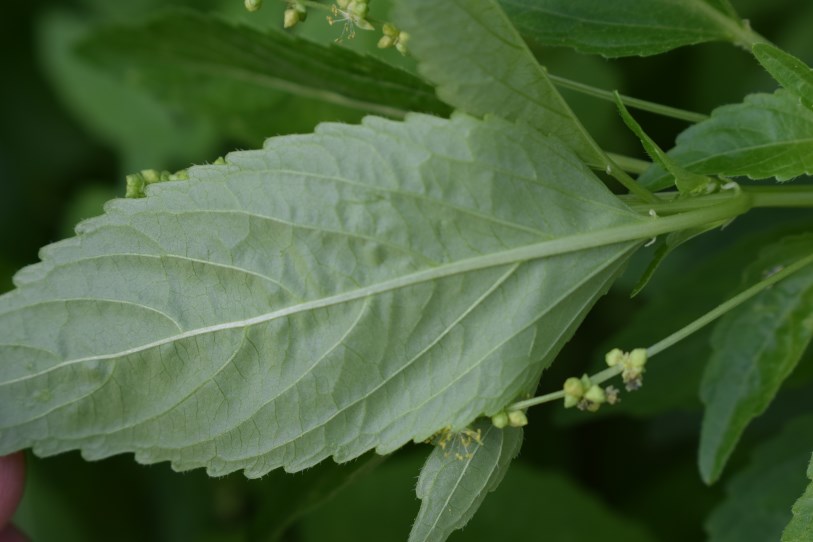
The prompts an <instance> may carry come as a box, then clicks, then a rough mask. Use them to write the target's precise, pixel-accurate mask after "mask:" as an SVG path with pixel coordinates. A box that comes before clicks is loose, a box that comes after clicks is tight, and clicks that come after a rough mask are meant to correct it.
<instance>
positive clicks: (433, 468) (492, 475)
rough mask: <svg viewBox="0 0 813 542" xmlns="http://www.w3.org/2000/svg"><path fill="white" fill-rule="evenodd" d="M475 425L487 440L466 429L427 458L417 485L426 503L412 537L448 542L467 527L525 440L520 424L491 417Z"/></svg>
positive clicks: (414, 540) (412, 540)
mask: <svg viewBox="0 0 813 542" xmlns="http://www.w3.org/2000/svg"><path fill="white" fill-rule="evenodd" d="M471 430H472V431H474V432H477V431H479V432H480V436H478V437H477V439H479V440H481V441H482V443H478V442H477V440H475V439H473V438H472V437H471V436H469V435H466V434H461V435H458V436H456V437H453V438H452V439H451V440H450V441H449V442H444V443H443V446H436V447H435V449H434V450H433V451H432V453H431V454H429V457H428V458H427V459H426V463H425V464H424V466H423V469H422V470H421V476H420V478H418V486H417V488H416V490H415V492H416V493H417V495H418V498H419V499H421V501H422V502H421V509H420V511H419V512H418V517H417V518H416V519H415V524H414V525H413V526H412V532H411V533H410V534H409V542H443V541H444V540H446V538H448V536H449V535H450V534H452V532H454V531H456V530H457V529H462V528H463V527H464V526H465V525H466V523H468V522H469V520H470V519H471V518H472V517H473V516H474V513H475V512H477V509H478V508H480V505H481V504H482V503H483V501H484V500H485V498H486V496H487V495H488V494H489V493H490V492H492V491H494V490H495V489H496V488H497V486H498V485H499V484H500V482H502V479H503V478H504V477H505V473H506V472H507V471H508V467H509V466H510V465H511V460H512V459H514V457H515V456H516V455H517V454H518V453H519V449H520V447H521V446H522V429H520V428H514V427H508V428H505V429H497V428H496V427H494V425H493V424H492V423H491V422H490V421H487V420H486V421H479V422H477V423H476V424H474V425H473V426H472V428H471Z"/></svg>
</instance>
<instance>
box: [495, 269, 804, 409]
mask: <svg viewBox="0 0 813 542" xmlns="http://www.w3.org/2000/svg"><path fill="white" fill-rule="evenodd" d="M810 264H813V254H811V255H810V256H807V257H805V258H802V259H801V260H798V261H796V262H794V263H793V264H791V265H789V266H787V267H785V268H784V269H782V270H781V271H779V272H777V273H774V274H773V275H771V276H769V277H767V278H765V279H764V280H761V281H760V282H758V283H756V284H754V285H753V286H751V287H750V288H748V289H746V290H743V291H742V292H740V293H739V294H737V295H735V296H734V297H732V298H731V299H729V300H727V301H725V302H724V303H721V304H720V305H718V306H717V307H715V308H714V309H712V310H711V311H709V312H707V313H706V314H704V315H703V316H701V317H700V318H698V319H697V320H695V321H694V322H692V323H690V324H689V325H687V326H684V327H682V328H681V329H679V330H678V331H676V332H674V333H672V334H671V335H669V336H668V337H666V338H665V339H662V340H660V341H658V342H657V343H655V344H653V345H652V346H650V347H649V348H647V349H646V353H647V358H651V357H653V356H655V355H657V354H660V353H661V352H663V351H664V350H666V349H667V348H669V347H671V346H674V345H675V344H677V343H678V342H680V341H682V340H683V339H685V338H686V337H688V336H689V335H691V334H693V333H695V332H697V331H699V330H700V329H702V328H703V327H705V326H707V325H708V324H710V323H712V322H713V321H715V320H716V319H718V318H720V317H721V316H723V315H724V314H726V313H727V312H729V311H731V310H732V309H734V308H736V307H738V306H739V305H742V304H743V303H745V302H746V301H748V300H750V299H751V298H753V297H754V296H756V295H757V294H759V293H761V292H763V291H764V290H766V289H767V288H770V287H771V286H773V285H774V284H776V283H777V282H779V281H781V280H783V279H785V278H787V277H789V276H790V275H792V274H794V273H796V272H797V271H799V270H801V269H803V268H805V267H807V266H808V265H810ZM623 370H624V369H623V368H622V367H620V366H615V367H609V368H607V369H604V370H603V371H600V372H598V373H596V374H594V375H592V376H591V377H590V381H591V382H592V383H594V384H602V383H603V382H606V381H607V380H609V379H611V378H613V377H615V376H618V375H619V374H621V373H622V372H623ZM564 396H565V392H564V391H557V392H553V393H548V394H546V395H540V396H539V397H533V398H531V399H526V400H524V401H518V402H516V403H513V404H511V405H509V406H508V407H507V408H506V410H507V411H511V410H523V409H526V408H528V407H531V406H535V405H540V404H542V403H549V402H551V401H556V400H559V399H563V398H564Z"/></svg>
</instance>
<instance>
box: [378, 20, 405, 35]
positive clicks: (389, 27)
mask: <svg viewBox="0 0 813 542" xmlns="http://www.w3.org/2000/svg"><path fill="white" fill-rule="evenodd" d="M381 32H383V33H384V35H385V36H389V37H391V38H397V37H398V34H400V33H401V31H400V30H398V28H396V26H395V25H394V24H392V23H384V26H383V27H382V28H381Z"/></svg>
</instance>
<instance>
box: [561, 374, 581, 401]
mask: <svg viewBox="0 0 813 542" xmlns="http://www.w3.org/2000/svg"><path fill="white" fill-rule="evenodd" d="M564 390H565V395H570V396H572V397H581V396H582V395H584V385H583V384H582V381H581V380H579V379H578V378H576V377H575V376H571V377H570V378H568V379H567V380H565V385H564Z"/></svg>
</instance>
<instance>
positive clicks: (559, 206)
mask: <svg viewBox="0 0 813 542" xmlns="http://www.w3.org/2000/svg"><path fill="white" fill-rule="evenodd" d="M643 220H644V219H643V218H641V217H639V216H638V215H637V214H635V213H633V212H632V211H630V210H629V209H628V208H627V207H626V206H625V205H624V204H623V203H621V202H620V200H619V199H618V198H616V197H615V196H613V195H612V194H611V193H610V192H609V191H608V190H607V189H606V188H605V187H604V185H603V184H602V183H601V182H600V181H599V180H598V179H597V178H596V177H595V176H594V175H593V174H592V173H591V172H590V171H589V170H588V169H587V168H586V167H585V166H584V165H583V164H582V163H581V162H580V161H579V160H578V158H577V157H576V156H575V155H574V154H572V153H571V152H570V151H568V150H567V149H566V148H564V147H563V146H562V145H561V144H560V143H558V142H557V141H556V140H554V139H551V138H547V137H545V136H543V135H541V134H539V133H538V132H537V131H535V130H532V129H530V128H524V127H522V126H517V125H513V124H511V123H508V122H506V121H503V120H500V119H496V118H494V119H489V120H486V121H478V120H475V119H473V118H471V117H466V116H459V117H456V118H454V119H452V120H444V119H438V118H435V117H429V116H421V115H414V116H410V117H408V120H407V122H404V123H400V122H394V121H387V120H384V119H379V118H368V119H367V120H366V121H365V123H364V124H363V125H362V126H345V125H331V124H326V125H322V126H321V127H320V128H319V129H318V131H317V132H316V133H315V134H313V135H306V136H290V137H281V138H276V139H270V140H268V142H267V143H266V146H265V148H264V149H263V150H260V151H252V152H241V153H234V154H231V155H229V157H228V159H227V164H226V165H214V166H206V167H198V168H193V169H191V170H190V171H189V180H188V181H176V182H166V183H160V184H155V185H152V186H151V187H150V189H149V190H148V192H147V197H146V198H143V199H138V200H120V201H115V202H112V203H111V204H109V205H108V207H107V214H106V215H104V216H103V217H100V218H98V219H94V220H91V221H88V222H85V223H83V224H82V225H81V226H80V227H79V228H78V229H77V231H78V232H79V237H77V238H73V239H70V240H67V241H64V242H61V243H57V244H55V245H52V246H51V247H48V248H46V249H45V250H44V251H43V253H42V257H43V262H42V263H41V264H38V265H35V266H32V267H29V268H26V269H24V270H23V271H21V272H20V273H19V274H18V275H17V276H16V278H15V280H16V284H17V286H18V289H17V290H16V291H13V292H11V293H9V294H6V295H4V296H3V297H0V358H2V359H3V360H4V363H3V364H2V366H0V394H2V396H3V398H4V399H3V402H2V404H0V453H8V452H11V451H14V450H17V449H21V448H26V447H29V446H33V447H34V449H35V451H36V452H37V453H39V454H54V453H58V452H61V451H64V450H70V449H76V448H81V449H82V450H83V453H84V455H85V457H88V458H98V457H105V456H108V455H111V454H115V453H120V452H124V451H134V452H136V457H137V459H138V460H139V461H142V462H154V461H160V460H170V461H172V463H173V465H174V467H175V468H177V469H187V468H193V467H198V466H206V467H207V468H208V470H209V472H210V473H212V474H222V473H226V472H230V471H234V470H238V469H245V471H246V474H247V475H249V476H260V475H262V474H264V473H266V472H268V471H269V470H271V469H274V468H277V467H280V466H284V467H285V468H286V469H288V470H297V469H303V468H306V467H308V466H311V465H314V464H316V463H317V462H319V461H321V460H322V459H325V458H327V457H329V456H333V457H334V458H335V459H337V460H338V461H346V460H349V459H351V458H353V457H356V456H358V455H360V454H362V453H363V452H365V451H366V450H369V449H373V448H375V449H376V450H377V451H378V452H380V453H387V452H389V451H392V450H394V449H396V448H398V447H399V446H401V445H403V444H404V443H406V442H407V441H409V440H411V439H418V440H423V439H426V438H427V437H429V436H430V435H432V434H433V433H434V432H436V431H437V430H439V429H440V428H442V427H446V426H451V427H452V428H453V429H455V430H456V429H460V428H462V427H465V426H466V425H468V424H469V423H471V422H472V420H473V419H474V418H476V417H477V416H479V415H481V414H483V413H485V414H486V415H492V414H494V413H496V412H497V411H499V410H501V409H502V408H503V407H504V406H505V405H506V404H507V403H508V402H510V401H512V400H513V399H514V398H516V396H517V395H519V394H520V393H521V392H525V391H527V389H528V388H529V387H533V386H534V385H535V382H536V381H537V380H538V378H539V376H540V374H541V372H542V370H543V369H544V367H545V366H546V365H547V364H549V363H550V361H551V360H552V358H553V356H554V355H555V354H556V353H557V352H558V350H559V349H560V348H561V346H562V345H563V343H564V342H565V341H566V340H567V338H568V337H569V335H570V334H571V333H572V331H573V330H574V328H575V326H576V325H577V324H578V323H579V322H580V320H581V318H582V317H583V316H584V314H585V313H586V312H587V310H588V309H589V308H590V307H591V306H592V304H593V303H594V301H595V300H596V299H597V297H598V296H599V295H600V294H601V293H603V292H604V291H605V290H606V289H607V288H608V287H609V284H610V283H611V282H612V281H613V280H614V278H615V277H616V275H617V273H618V272H619V270H620V269H621V267H622V266H623V265H624V262H625V260H626V259H627V257H628V256H629V254H630V253H631V251H633V250H634V249H635V247H637V246H638V245H639V242H638V241H630V242H622V243H616V244H613V245H607V246H602V243H600V242H596V243H595V244H593V245H591V246H593V247H595V248H586V246H585V245H584V244H583V243H582V244H580V245H579V244H574V243H573V242H571V241H570V239H571V237H573V238H574V239H589V240H592V239H596V236H595V235H594V234H593V233H594V232H598V231H602V230H603V231H608V230H611V229H612V228H613V227H618V228H624V229H625V230H624V231H626V229H635V230H637V228H638V225H639V224H640V223H641V221H643ZM579 235H580V237H579ZM591 242H592V241H591Z"/></svg>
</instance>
